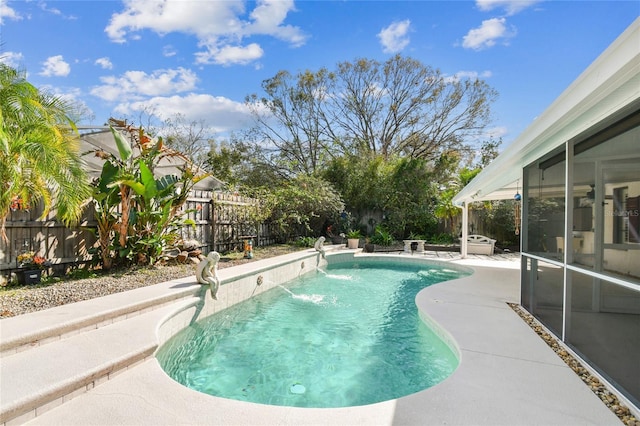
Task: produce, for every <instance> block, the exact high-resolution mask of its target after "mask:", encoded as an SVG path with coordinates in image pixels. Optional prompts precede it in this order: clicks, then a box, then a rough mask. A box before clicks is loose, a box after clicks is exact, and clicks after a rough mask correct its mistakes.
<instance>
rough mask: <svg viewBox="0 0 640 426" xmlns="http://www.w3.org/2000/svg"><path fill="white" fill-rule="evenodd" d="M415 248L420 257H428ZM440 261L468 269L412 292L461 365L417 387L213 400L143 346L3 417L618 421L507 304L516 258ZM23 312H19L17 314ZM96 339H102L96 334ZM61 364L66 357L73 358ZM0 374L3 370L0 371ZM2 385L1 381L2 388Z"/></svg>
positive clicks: (175, 285) (149, 321)
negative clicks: (60, 394)
mask: <svg viewBox="0 0 640 426" xmlns="http://www.w3.org/2000/svg"><path fill="white" fill-rule="evenodd" d="M287 256H291V255H287ZM362 256H368V255H367V254H363V255H362ZM389 256H407V255H406V254H400V255H389ZM414 256H415V257H418V256H419V257H420V258H425V259H426V258H429V256H430V255H429V254H428V253H427V254H422V255H414ZM290 258H291V259H295V258H296V257H295V256H291V257H290ZM280 260H282V259H280ZM438 260H440V261H442V259H438ZM444 261H447V262H451V264H452V265H461V266H466V267H471V268H473V269H474V271H475V273H474V274H473V275H471V276H469V277H464V278H461V279H457V280H452V281H447V282H445V283H441V284H438V285H434V286H431V287H428V288H427V289H425V290H423V291H421V292H420V293H419V294H418V296H417V297H416V303H417V305H418V307H419V308H420V311H421V315H422V316H423V317H425V318H427V319H430V321H433V322H435V323H436V324H439V325H440V326H441V327H442V330H444V333H445V336H446V335H448V336H450V337H451V338H452V339H453V340H454V342H455V344H456V345H457V347H458V349H459V351H460V355H461V362H460V366H459V367H458V369H457V370H456V371H455V372H454V374H453V375H452V376H451V377H449V378H448V379H447V380H445V381H444V382H442V383H440V384H438V385H437V386H434V387H432V388H429V389H426V390H424V391H421V392H418V393H415V394H413V395H409V396H407V397H403V398H399V399H396V400H391V401H386V402H382V403H378V404H371V405H366V406H360V407H348V408H331V409H328V408H325V409H316V408H294V407H274V406H267V405H261V404H253V403H246V402H240V401H233V400H228V399H223V398H216V397H213V396H209V395H204V394H201V393H199V392H196V391H193V390H191V389H187V388H185V387H183V386H182V385H180V384H178V383H176V382H174V381H173V380H171V379H170V378H169V377H168V376H167V375H166V374H165V373H164V372H163V371H162V369H161V368H160V366H159V364H158V362H157V361H156V359H155V358H154V357H153V355H152V354H149V353H146V352H145V354H144V356H138V359H136V360H135V362H134V363H132V365H130V366H128V367H127V368H126V369H123V370H122V371H121V372H119V374H117V375H115V374H114V375H113V377H109V374H110V372H109V371H108V369H107V370H105V371H106V376H107V377H106V378H105V377H104V374H103V375H102V376H101V377H98V376H96V378H95V380H94V382H92V386H91V387H90V388H89V387H87V388H86V389H85V390H84V392H78V393H77V394H76V395H69V396H68V397H67V400H64V399H62V400H60V401H56V402H55V403H53V404H51V405H50V406H48V407H41V408H40V410H39V411H40V412H38V413H36V412H35V411H34V412H32V413H27V414H25V415H23V416H20V417H17V418H14V419H12V420H9V421H7V422H6V425H7V426H8V425H10V424H25V423H27V424H48V425H53V424H61V425H85V424H101V425H107V424H113V425H121V424H131V425H134V424H135V425H160V424H203V423H206V424H233V425H254V424H265V425H266V424H268V425H271V424H296V425H298V424H329V423H331V424H338V425H340V424H361V425H378V424H436V423H447V424H617V423H619V420H618V419H617V417H616V416H615V415H614V414H613V413H612V412H611V411H610V410H609V409H608V408H607V407H606V406H605V405H604V404H603V403H602V402H601V401H600V400H599V399H598V398H597V396H596V395H594V394H593V393H592V392H591V391H590V389H589V388H588V387H587V386H586V385H585V384H584V383H583V382H582V381H581V380H580V379H579V378H578V377H577V376H576V375H575V373H573V371H572V370H571V369H570V368H569V367H568V366H566V364H564V362H562V360H561V359H560V358H558V357H557V356H556V355H555V353H554V352H553V351H552V350H551V349H549V347H548V346H547V345H546V344H545V343H544V342H543V341H542V340H541V339H540V338H539V337H538V336H537V335H536V334H535V333H534V332H533V331H532V330H531V329H530V328H529V327H528V326H527V325H526V324H525V323H524V322H523V321H522V320H521V319H520V318H519V317H518V315H517V314H516V313H515V312H513V310H512V309H511V308H510V307H509V306H508V304H507V303H518V302H519V272H518V271H519V267H520V262H519V260H517V259H513V260H494V259H490V258H489V257H484V258H483V257H479V256H478V257H476V258H473V259H460V258H459V257H452V258H450V259H447V260H444ZM260 262H263V263H262V264H260V265H259V267H260V268H268V265H269V264H270V263H271V262H275V261H269V260H265V261H260ZM234 268H237V269H234ZM234 268H225V269H223V270H221V272H223V271H226V272H225V275H226V276H231V275H234V274H236V273H237V274H247V275H248V274H250V273H251V272H252V269H251V267H247V266H246V265H242V267H234ZM193 281H194V280H193V279H191V280H189V279H182V280H176V281H174V282H169V283H163V284H162V285H157V286H151V289H152V290H147V291H146V292H144V296H142V297H143V298H149V297H166V294H167V293H171V292H176V291H179V292H182V293H184V295H185V298H183V299H181V301H180V302H179V303H183V304H188V303H192V302H193V301H190V299H189V294H191V295H193V291H196V292H197V289H198V287H197V286H196V285H195V283H194V282H193ZM194 289H195V290H194ZM147 292H148V294H147ZM190 292H191V293H190ZM140 293H141V294H142V293H143V292H140ZM151 293H153V296H151ZM156 293H157V294H156ZM136 294H137V293H136ZM100 299H105V298H100ZM116 301H120V299H116ZM109 302H112V301H111V300H101V301H100V302H99V304H96V305H93V304H92V303H98V302H90V301H88V302H87V304H88V305H89V308H90V309H91V308H94V309H98V306H99V307H100V308H101V309H106V308H104V305H105V304H106V305H108V304H109ZM81 303H84V302H81ZM72 305H78V304H72ZM72 305H69V306H68V307H67V308H64V307H60V310H59V312H62V311H64V312H65V313H66V315H68V316H70V317H72V316H73V313H72V312H73V311H74V310H77V309H78V306H72ZM85 308H86V306H85ZM115 308H116V307H112V309H115ZM56 309H58V308H56ZM171 309H175V307H173V306H172V305H171V304H169V305H168V306H165V307H163V308H160V309H156V310H153V311H150V312H146V313H142V314H140V315H137V316H136V317H133V316H132V317H131V318H127V316H126V315H125V316H124V318H122V319H121V320H120V321H117V322H114V323H113V324H111V325H110V326H111V327H112V328H114V329H115V330H116V331H115V332H116V333H121V332H120V331H118V330H122V329H125V330H128V331H131V330H134V329H135V328H134V327H133V326H132V325H131V324H141V325H140V327H142V329H144V330H148V329H149V328H150V327H151V328H152V329H153V327H154V325H155V327H156V328H155V330H156V332H157V329H158V323H159V322H162V321H164V320H165V319H166V318H167V316H169V315H170V314H169V311H170V310H171ZM165 310H166V312H165ZM43 312H44V311H43ZM34 314H37V313H34ZM34 314H27V315H23V316H20V317H16V318H15V320H16V321H12V322H9V323H5V322H4V321H7V320H2V322H0V326H1V327H2V329H3V330H2V331H3V333H4V328H5V326H10V327H11V328H13V325H14V324H17V323H23V325H22V326H23V327H24V328H28V325H24V322H28V321H37V322H40V323H41V322H42V321H43V318H44V316H45V315H44V314H40V315H34ZM21 317H24V318H22V319H20V320H18V319H19V318H21ZM133 321H137V322H136V323H134V322H133ZM80 337H81V336H80ZM80 337H76V339H79V338H80ZM67 340H68V341H69V344H73V342H74V341H73V339H72V338H68V339H65V338H61V341H60V342H56V344H55V345H44V346H43V347H42V348H38V349H40V350H41V351H45V352H46V351H48V350H49V348H48V346H51V349H53V348H54V347H57V348H59V349H60V348H61V349H62V350H64V346H65V344H66V341H67ZM82 344H85V343H82ZM99 346H102V347H109V346H110V345H108V344H106V345H105V342H104V341H101V342H99ZM72 349H73V348H71V347H69V348H68V353H70V354H71V353H73V350H72ZM76 349H77V348H76ZM63 353H64V351H63ZM16 355H19V354H16ZM3 358H7V359H6V360H5V359H2V361H8V360H11V359H12V358H14V355H4V356H3ZM15 359H17V357H16V358H15ZM25 359H26V358H25ZM66 362H70V363H72V362H73V359H68V360H66ZM9 364H10V365H11V363H9ZM15 365H16V366H14V367H12V368H15V369H20V368H24V369H29V368H32V367H30V365H29V364H27V365H22V366H21V365H20V364H19V363H16V364H15ZM105 371H103V372H102V373H104V372H105ZM0 374H3V375H4V373H3V372H2V370H0ZM107 379H108V380H107ZM5 386H6V384H5V381H4V380H3V381H2V383H0V387H2V388H4V387H5ZM3 390H4V389H3Z"/></svg>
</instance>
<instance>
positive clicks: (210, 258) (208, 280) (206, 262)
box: [196, 251, 220, 300]
mask: <svg viewBox="0 0 640 426" xmlns="http://www.w3.org/2000/svg"><path fill="white" fill-rule="evenodd" d="M219 261H220V254H218V252H216V251H211V252H209V254H208V255H207V257H205V258H204V259H202V260H201V261H200V262H199V263H198V264H197V265H196V279H197V280H198V282H199V283H200V284H204V285H209V289H210V290H211V297H213V298H214V299H215V300H218V298H217V297H216V294H217V293H218V288H219V287H220V278H218V262H219Z"/></svg>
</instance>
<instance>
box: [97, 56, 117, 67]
mask: <svg viewBox="0 0 640 426" xmlns="http://www.w3.org/2000/svg"><path fill="white" fill-rule="evenodd" d="M95 64H96V65H100V66H101V67H102V69H105V70H110V69H113V64H112V63H111V60H109V58H107V57H106V56H105V57H103V58H98V59H96V62H95Z"/></svg>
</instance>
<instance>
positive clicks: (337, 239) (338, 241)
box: [331, 237, 344, 244]
mask: <svg viewBox="0 0 640 426" xmlns="http://www.w3.org/2000/svg"><path fill="white" fill-rule="evenodd" d="M331 243H332V244H344V238H342V237H331Z"/></svg>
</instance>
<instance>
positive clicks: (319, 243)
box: [313, 237, 324, 258]
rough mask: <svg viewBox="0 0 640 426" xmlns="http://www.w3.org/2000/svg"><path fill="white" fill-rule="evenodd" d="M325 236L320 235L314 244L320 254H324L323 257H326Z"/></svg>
mask: <svg viewBox="0 0 640 426" xmlns="http://www.w3.org/2000/svg"><path fill="white" fill-rule="evenodd" d="M323 244H324V237H320V238H318V240H317V241H316V243H315V244H314V246H313V247H314V248H315V249H316V251H319V252H320V254H321V255H322V257H323V258H324V246H323Z"/></svg>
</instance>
